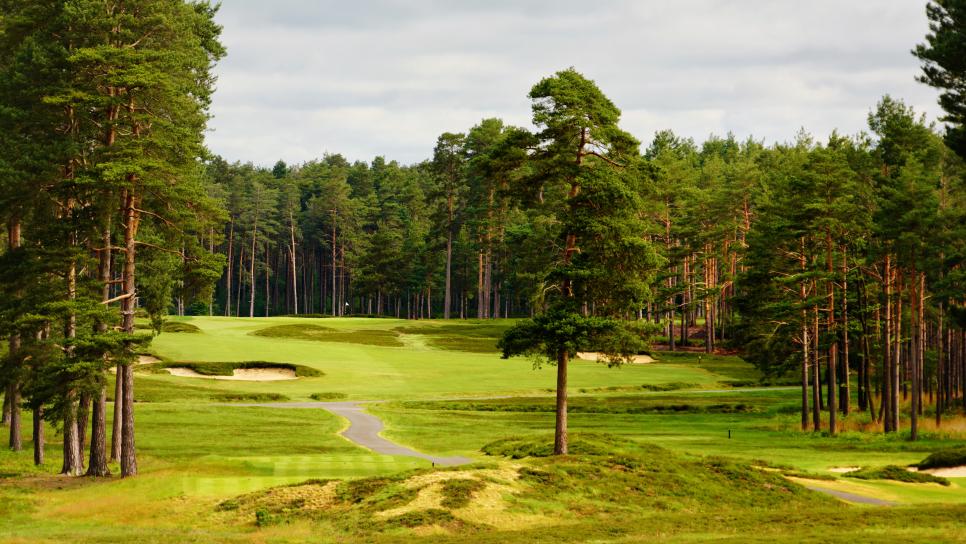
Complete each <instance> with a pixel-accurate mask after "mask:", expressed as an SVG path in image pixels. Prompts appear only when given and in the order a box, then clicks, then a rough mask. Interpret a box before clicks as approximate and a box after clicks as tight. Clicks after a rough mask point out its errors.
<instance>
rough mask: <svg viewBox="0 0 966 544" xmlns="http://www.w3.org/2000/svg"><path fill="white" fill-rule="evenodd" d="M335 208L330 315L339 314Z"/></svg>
mask: <svg viewBox="0 0 966 544" xmlns="http://www.w3.org/2000/svg"><path fill="white" fill-rule="evenodd" d="M335 220H336V215H335V210H332V317H335V316H337V315H339V309H338V308H339V306H338V304H339V297H338V289H337V288H336V279H337V278H336V276H337V274H336V270H337V269H338V267H337V263H336V259H337V258H338V257H337V254H338V249H337V248H336V239H335Z"/></svg>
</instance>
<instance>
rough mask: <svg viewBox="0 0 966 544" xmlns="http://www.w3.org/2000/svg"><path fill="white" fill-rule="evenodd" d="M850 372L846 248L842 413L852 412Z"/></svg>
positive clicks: (846, 258)
mask: <svg viewBox="0 0 966 544" xmlns="http://www.w3.org/2000/svg"><path fill="white" fill-rule="evenodd" d="M849 374H850V372H849V265H848V253H847V252H846V248H844V247H843V248H842V385H841V389H840V390H839V400H840V401H841V409H842V413H843V414H845V415H849V413H851V411H852V388H851V383H850V382H851V380H850V375H849Z"/></svg>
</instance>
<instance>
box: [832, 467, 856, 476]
mask: <svg viewBox="0 0 966 544" xmlns="http://www.w3.org/2000/svg"><path fill="white" fill-rule="evenodd" d="M860 468H862V467H832V468H830V469H828V471H829V472H835V473H836V474H848V473H849V472H855V471H857V470H859V469H860Z"/></svg>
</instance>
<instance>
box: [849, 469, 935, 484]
mask: <svg viewBox="0 0 966 544" xmlns="http://www.w3.org/2000/svg"><path fill="white" fill-rule="evenodd" d="M844 476H846V477H847V478H858V479H859V480H894V481H897V482H907V483H914V484H929V483H934V484H941V485H946V486H948V485H949V480H947V479H946V478H941V477H939V476H933V475H932V474H929V473H927V472H912V471H910V470H906V469H905V468H904V467H900V466H898V465H887V466H884V467H863V468H861V469H859V470H855V471H852V472H847V473H845V474H844Z"/></svg>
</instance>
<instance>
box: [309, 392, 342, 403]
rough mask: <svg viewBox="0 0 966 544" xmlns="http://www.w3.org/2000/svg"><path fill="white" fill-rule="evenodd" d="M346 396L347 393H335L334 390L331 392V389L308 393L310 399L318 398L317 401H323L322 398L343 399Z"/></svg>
mask: <svg viewBox="0 0 966 544" xmlns="http://www.w3.org/2000/svg"><path fill="white" fill-rule="evenodd" d="M346 397H347V395H346V394H345V393H336V392H333V391H326V392H325V393H312V394H311V395H309V398H310V399H312V400H319V401H323V400H342V399H344V398H346Z"/></svg>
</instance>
